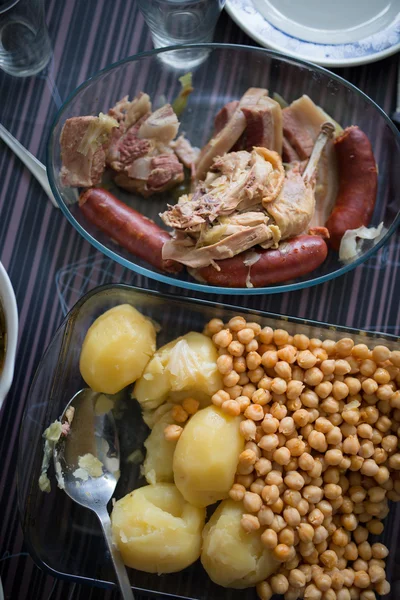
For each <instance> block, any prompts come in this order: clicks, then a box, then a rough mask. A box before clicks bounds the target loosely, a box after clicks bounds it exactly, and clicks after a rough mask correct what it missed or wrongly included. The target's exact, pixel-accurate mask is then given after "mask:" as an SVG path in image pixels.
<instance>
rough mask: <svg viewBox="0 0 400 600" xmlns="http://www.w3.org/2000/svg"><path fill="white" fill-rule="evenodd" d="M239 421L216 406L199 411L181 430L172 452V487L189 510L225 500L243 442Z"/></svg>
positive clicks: (238, 418)
mask: <svg viewBox="0 0 400 600" xmlns="http://www.w3.org/2000/svg"><path fill="white" fill-rule="evenodd" d="M241 420H242V417H231V416H230V415H227V414H226V413H224V412H222V410H221V409H219V408H217V407H216V406H214V405H212V406H208V407H207V408H203V409H202V410H199V411H198V412H197V413H196V414H195V415H193V417H192V418H191V419H190V421H189V422H188V423H187V425H186V426H185V428H184V430H183V432H182V434H181V436H180V438H179V440H178V443H177V445H176V448H175V452H174V461H173V470H174V479H175V485H176V486H177V488H178V489H179V491H180V492H181V493H182V495H183V497H184V498H185V500H187V501H188V502H190V503H191V504H193V506H208V505H209V504H214V502H216V501H217V500H222V499H223V498H227V497H228V492H229V490H230V488H231V487H232V484H233V481H234V478H235V473H236V467H237V464H238V458H239V454H240V453H241V452H242V450H243V448H244V439H243V437H242V435H241V433H240V431H239V425H240V422H241Z"/></svg>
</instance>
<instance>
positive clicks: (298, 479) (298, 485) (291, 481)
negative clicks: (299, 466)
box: [284, 471, 304, 490]
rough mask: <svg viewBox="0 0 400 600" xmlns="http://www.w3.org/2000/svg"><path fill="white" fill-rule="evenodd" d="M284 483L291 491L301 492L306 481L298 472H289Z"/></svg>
mask: <svg viewBox="0 0 400 600" xmlns="http://www.w3.org/2000/svg"><path fill="white" fill-rule="evenodd" d="M284 482H285V484H286V485H287V487H288V488H289V489H291V490H301V489H302V488H303V487H304V479H303V477H302V476H301V475H300V473H297V472H296V471H289V472H288V473H287V474H286V476H285V477H284Z"/></svg>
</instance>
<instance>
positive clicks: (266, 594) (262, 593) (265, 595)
mask: <svg viewBox="0 0 400 600" xmlns="http://www.w3.org/2000/svg"><path fill="white" fill-rule="evenodd" d="M256 591H257V596H258V597H259V598H260V600H271V598H272V596H273V594H274V592H273V591H272V588H271V586H270V585H269V583H268V582H267V581H261V582H260V583H257V585H256Z"/></svg>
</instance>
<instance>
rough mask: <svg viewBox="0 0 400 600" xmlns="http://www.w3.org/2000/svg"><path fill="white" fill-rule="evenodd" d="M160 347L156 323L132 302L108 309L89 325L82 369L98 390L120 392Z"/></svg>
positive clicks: (88, 380) (80, 366)
mask: <svg viewBox="0 0 400 600" xmlns="http://www.w3.org/2000/svg"><path fill="white" fill-rule="evenodd" d="M155 349H156V332H155V329H154V325H153V324H152V323H151V321H149V319H146V318H145V317H144V316H143V315H142V314H141V313H140V312H139V311H137V310H136V309H135V308H133V306H130V305H129V304H121V305H120V306H115V307H114V308H111V309H110V310H108V311H106V312H105V313H104V314H102V315H101V316H100V317H98V318H97V319H96V320H95V322H94V323H93V324H92V325H91V326H90V327H89V330H88V332H87V334H86V337H85V339H84V342H83V345H82V351H81V356H80V362H79V368H80V371H81V374H82V377H83V379H84V380H85V381H86V383H87V384H88V386H89V387H91V388H92V390H94V391H95V392H104V393H105V394H116V393H117V392H119V391H120V390H122V389H123V388H124V387H125V386H127V385H129V384H130V383H133V382H134V381H136V379H138V378H139V377H140V376H141V374H142V373H143V371H144V368H145V366H146V365H147V363H148V362H149V359H150V358H151V357H152V356H153V354H154V352H155Z"/></svg>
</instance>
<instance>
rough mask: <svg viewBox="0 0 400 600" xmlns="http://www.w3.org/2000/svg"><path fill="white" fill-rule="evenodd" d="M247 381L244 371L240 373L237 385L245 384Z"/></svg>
mask: <svg viewBox="0 0 400 600" xmlns="http://www.w3.org/2000/svg"><path fill="white" fill-rule="evenodd" d="M249 381H250V379H249V378H248V377H247V375H246V373H240V375H239V381H238V385H246V384H247V383H249ZM245 398H246V396H245Z"/></svg>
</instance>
